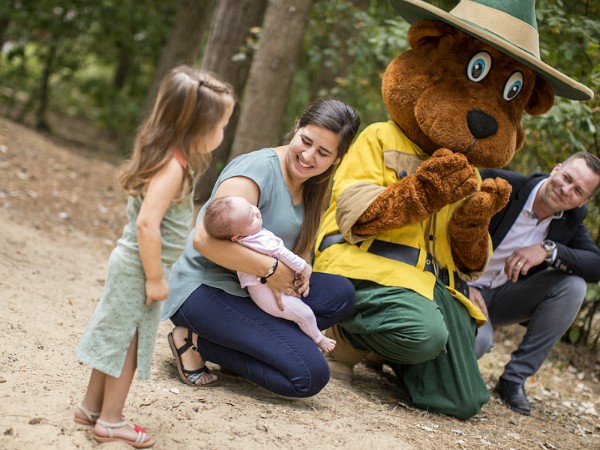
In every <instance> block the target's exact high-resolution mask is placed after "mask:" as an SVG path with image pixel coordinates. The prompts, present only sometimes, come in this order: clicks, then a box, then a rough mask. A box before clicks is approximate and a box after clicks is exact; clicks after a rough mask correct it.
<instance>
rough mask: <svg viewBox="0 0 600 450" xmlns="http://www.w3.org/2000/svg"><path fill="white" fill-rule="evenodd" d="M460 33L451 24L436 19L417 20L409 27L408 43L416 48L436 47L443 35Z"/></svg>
mask: <svg viewBox="0 0 600 450" xmlns="http://www.w3.org/2000/svg"><path fill="white" fill-rule="evenodd" d="M451 34H458V30H457V29H456V28H454V27H453V26H451V25H448V24H445V23H443V22H437V21H434V20H422V21H419V22H415V23H414V24H412V25H411V27H410V28H409V29H408V35H407V37H408V45H410V47H411V48H412V49H414V50H422V49H425V48H427V47H436V46H437V44H438V42H439V40H440V38H441V37H442V36H446V35H451Z"/></svg>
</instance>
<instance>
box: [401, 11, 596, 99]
mask: <svg viewBox="0 0 600 450" xmlns="http://www.w3.org/2000/svg"><path fill="white" fill-rule="evenodd" d="M390 3H391V4H392V6H393V7H394V8H395V9H396V11H398V13H399V14H400V15H401V16H402V17H404V18H405V19H406V20H407V21H408V22H409V23H411V24H412V23H414V22H417V21H419V20H438V21H442V22H446V23H448V24H450V25H452V26H454V27H456V28H458V29H459V30H461V31H464V32H465V33H467V34H469V35H471V36H473V37H474V38H476V39H479V40H481V41H483V42H485V43H487V44H489V45H491V46H492V47H494V48H496V49H498V50H499V51H501V52H502V53H504V54H506V55H508V56H510V57H512V58H514V59H515V60H516V61H519V62H520V63H522V64H525V65H526V66H527V67H529V68H531V69H532V70H534V71H535V72H536V73H537V74H538V75H539V76H540V77H541V78H543V79H544V80H546V81H547V82H548V83H550V85H551V86H552V88H553V89H554V93H555V95H558V96H560V97H565V98H570V99H573V100H591V99H592V98H593V97H594V92H593V91H592V90H591V89H590V88H588V87H587V86H584V85H583V84H581V83H578V82H577V81H575V80H573V79H571V78H569V77H568V76H566V75H565V74H563V73H561V72H559V71H558V70H556V69H554V68H552V67H550V66H549V65H548V64H546V63H544V62H543V61H542V60H541V58H540V42H539V35H538V30H537V22H536V19H535V1H534V0H461V1H460V3H459V4H458V5H456V6H455V7H454V8H453V9H452V10H451V11H450V12H446V11H444V10H442V9H440V8H437V7H435V6H433V5H430V4H429V3H426V2H424V1H420V0H390Z"/></svg>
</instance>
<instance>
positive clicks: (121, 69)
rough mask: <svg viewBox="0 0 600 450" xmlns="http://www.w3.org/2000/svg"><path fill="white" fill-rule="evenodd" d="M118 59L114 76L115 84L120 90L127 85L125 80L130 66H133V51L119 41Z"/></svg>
mask: <svg viewBox="0 0 600 450" xmlns="http://www.w3.org/2000/svg"><path fill="white" fill-rule="evenodd" d="M117 46H118V50H119V52H118V61H117V68H116V70H115V74H114V76H113V86H114V88H115V89H116V90H117V91H120V90H122V89H123V87H125V80H126V79H127V74H128V73H129V67H130V66H131V53H130V52H129V49H128V48H127V47H126V46H124V45H122V44H120V43H118V44H117Z"/></svg>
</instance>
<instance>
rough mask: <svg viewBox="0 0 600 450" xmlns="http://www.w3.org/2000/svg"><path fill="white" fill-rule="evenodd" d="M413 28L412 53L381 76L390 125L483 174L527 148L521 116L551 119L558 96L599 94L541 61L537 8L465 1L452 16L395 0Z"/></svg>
mask: <svg viewBox="0 0 600 450" xmlns="http://www.w3.org/2000/svg"><path fill="white" fill-rule="evenodd" d="M390 1H391V3H392V5H393V6H394V8H395V9H396V10H397V11H398V12H399V13H400V14H401V15H402V16H403V17H404V18H405V19H406V20H407V21H408V22H410V23H412V24H413V25H412V26H411V27H410V29H409V32H408V42H409V45H410V47H411V48H410V49H409V50H408V51H406V52H404V53H401V54H400V55H398V56H397V57H396V58H395V59H394V60H393V61H392V62H391V63H390V64H389V66H388V67H387V69H386V71H385V74H384V76H383V83H382V93H383V99H384V102H385V105H386V108H387V110H388V113H389V114H390V116H391V118H392V120H394V122H395V123H396V124H397V125H398V126H399V127H400V128H401V129H402V131H403V132H404V133H405V134H406V135H407V136H408V137H409V138H410V139H411V140H412V141H413V142H415V143H416V144H418V145H419V146H420V147H421V148H422V149H423V150H424V151H425V152H427V153H428V154H433V152H435V151H436V150H437V149H439V148H448V149H450V150H452V151H454V152H459V153H463V154H464V155H465V156H466V157H467V159H468V160H469V162H470V163H471V164H473V165H475V166H477V167H488V168H496V167H502V166H504V165H506V164H507V163H508V162H509V161H510V160H511V159H512V157H513V156H514V154H515V152H517V151H518V150H519V149H520V148H521V147H522V146H523V141H524V138H525V133H524V131H523V127H522V124H521V121H522V115H523V112H524V111H525V112H527V113H528V114H530V115H539V114H543V113H545V112H547V111H548V110H549V109H550V108H551V107H552V104H553V102H554V95H555V94H556V95H559V96H563V97H567V98H571V99H575V100H589V99H591V98H592V97H593V92H592V91H591V90H590V89H588V88H587V87H586V86H583V85H582V84H580V83H577V82H576V81H574V80H572V79H570V78H568V77H567V76H565V75H564V74H562V73H561V72H559V71H557V70H555V69H553V68H552V67H550V66H548V65H547V64H545V63H543V62H542V61H541V59H540V56H539V54H540V52H539V39H538V33H537V24H536V20H535V4H534V0H502V1H501V0H461V1H460V3H459V4H458V5H457V6H456V7H455V8H454V9H452V10H451V11H450V12H449V13H447V12H445V11H443V10H441V9H439V8H436V7H434V6H432V5H430V4H428V3H426V2H423V1H418V0H390Z"/></svg>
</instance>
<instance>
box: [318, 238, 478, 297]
mask: <svg viewBox="0 0 600 450" xmlns="http://www.w3.org/2000/svg"><path fill="white" fill-rule="evenodd" d="M344 242H347V241H346V240H345V239H344V237H343V236H342V235H341V233H335V234H328V235H326V236H325V237H323V240H322V241H321V245H319V252H322V251H323V250H325V249H326V248H328V247H331V246H332V245H335V244H342V243H344ZM367 252H369V253H372V254H374V255H377V256H382V257H384V258H387V259H393V260H395V261H400V262H402V263H405V264H409V265H411V266H416V265H417V261H418V260H419V253H420V250H419V249H418V248H414V247H409V246H408V245H403V244H395V243H393V242H385V241H380V240H377V239H375V240H374V241H373V243H372V244H371V246H370V247H369V249H368V250H367ZM423 270H425V271H427V272H431V273H432V274H434V275H435V276H436V277H437V278H439V279H440V281H441V282H442V283H444V284H445V285H446V286H449V285H450V272H449V271H448V269H444V268H442V269H438V268H436V266H435V264H434V263H433V258H432V257H431V256H430V255H427V259H426V260H425V267H423ZM453 278H454V289H456V290H457V291H459V292H460V293H461V294H463V295H464V296H465V297H467V298H469V286H468V285H467V283H466V282H464V281H463V280H461V279H460V278H459V277H458V274H457V273H456V272H454V274H453Z"/></svg>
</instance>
